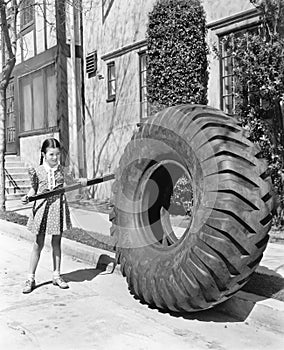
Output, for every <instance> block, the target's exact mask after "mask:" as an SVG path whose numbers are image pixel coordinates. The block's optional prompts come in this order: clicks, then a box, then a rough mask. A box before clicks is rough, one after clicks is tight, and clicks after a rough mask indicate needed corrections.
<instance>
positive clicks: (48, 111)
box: [19, 64, 57, 132]
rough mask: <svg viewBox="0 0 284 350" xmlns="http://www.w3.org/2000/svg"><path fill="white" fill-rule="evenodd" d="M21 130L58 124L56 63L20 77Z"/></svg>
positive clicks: (39, 128) (37, 128) (38, 128)
mask: <svg viewBox="0 0 284 350" xmlns="http://www.w3.org/2000/svg"><path fill="white" fill-rule="evenodd" d="M19 85H20V86H19V88H20V111H21V131H22V132H25V131H31V130H41V129H47V128H50V127H54V126H56V125H57V117H56V94H57V93H56V76H55V66H54V64H52V65H50V66H48V67H45V68H42V69H40V70H38V71H36V72H34V73H31V74H29V75H27V76H24V77H22V78H21V79H20V84H19Z"/></svg>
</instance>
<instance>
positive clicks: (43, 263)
mask: <svg viewBox="0 0 284 350" xmlns="http://www.w3.org/2000/svg"><path fill="white" fill-rule="evenodd" d="M46 239H49V237H47V238H46ZM0 242H1V243H0V244H1V256H0V264H1V270H0V271H1V272H0V273H1V280H0V281H1V282H0V283H1V284H0V285H1V301H0V310H1V312H0V339H1V340H0V348H1V349H5V350H6V349H7V350H14V349H21V350H30V349H31V350H32V349H37V350H38V349H42V350H45V349H52V350H57V349H61V350H65V349H66V350H67V349H68V350H71V349H78V350H93V349H99V350H104V349H119V350H120V349H121V350H127V349H135V350H136V349H141V350H142V349H143V350H144V349H154V350H156V349H165V348H166V349H167V350H170V349H175V350H176V349H177V350H183V349H184V350H185V349H187V350H188V349H218V350H221V349H226V350H231V349H238V350H239V349H242V350H246V349H273V350H277V349H283V348H284V337H283V333H279V332H276V331H275V330H272V329H270V327H269V320H268V322H267V324H266V325H264V324H263V325H260V324H257V323H254V322H253V321H251V320H249V321H246V320H236V319H233V318H232V317H229V316H227V315H224V314H221V313H217V312H216V311H214V310H208V311H204V312H201V313H198V314H187V315H183V316H179V317H178V316H176V315H170V314H169V313H162V312H159V311H158V310H156V309H151V308H149V307H148V306H147V305H143V304H142V303H140V302H139V300H136V299H134V298H133V296H132V295H131V294H130V293H129V291H128V289H127V283H126V281H125V279H124V278H123V277H122V276H121V275H120V273H118V272H114V273H112V274H110V273H107V272H101V271H100V270H96V269H95V268H94V267H93V266H90V265H88V264H86V263H83V262H81V261H78V260H75V259H74V258H71V257H69V256H66V255H65V256H63V266H62V275H63V277H64V278H65V279H66V281H69V286H70V288H69V289H67V290H61V289H59V288H58V287H55V286H53V285H52V284H51V266H52V259H51V252H50V251H48V250H47V249H44V250H43V252H42V256H41V260H40V263H39V267H38V270H37V275H36V281H37V284H38V287H37V288H36V289H35V290H34V291H33V292H32V293H31V294H28V295H24V294H22V287H23V283H24V281H25V279H26V273H27V268H28V262H29V255H30V250H31V243H30V242H27V241H25V240H23V239H17V238H13V237H10V236H6V235H4V234H0Z"/></svg>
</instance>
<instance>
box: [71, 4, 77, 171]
mask: <svg viewBox="0 0 284 350" xmlns="http://www.w3.org/2000/svg"><path fill="white" fill-rule="evenodd" d="M70 24H71V27H70V29H71V31H70V54H71V69H70V83H71V103H70V107H71V110H70V112H71V113H70V117H71V118H70V119H71V120H70V129H69V130H70V136H71V138H70V141H71V142H70V158H71V159H70V160H71V165H72V168H73V169H72V170H73V173H74V175H75V177H79V159H78V157H79V152H78V149H79V147H78V141H79V140H78V132H79V131H78V123H77V113H78V103H77V87H78V86H77V84H78V82H77V69H76V39H77V23H76V9H75V5H73V6H72V5H71V6H70Z"/></svg>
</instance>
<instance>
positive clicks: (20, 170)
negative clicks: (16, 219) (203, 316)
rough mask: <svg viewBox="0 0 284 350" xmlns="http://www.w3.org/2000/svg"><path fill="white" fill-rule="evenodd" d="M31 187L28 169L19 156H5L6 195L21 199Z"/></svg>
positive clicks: (10, 197)
mask: <svg viewBox="0 0 284 350" xmlns="http://www.w3.org/2000/svg"><path fill="white" fill-rule="evenodd" d="M29 189H30V178H29V174H28V170H27V168H26V167H25V165H24V163H23V162H22V161H21V158H20V157H18V156H13V155H8V156H5V193H6V195H5V197H6V200H7V201H10V200H19V199H20V198H21V197H22V196H23V195H24V194H26V193H27V192H28V191H29Z"/></svg>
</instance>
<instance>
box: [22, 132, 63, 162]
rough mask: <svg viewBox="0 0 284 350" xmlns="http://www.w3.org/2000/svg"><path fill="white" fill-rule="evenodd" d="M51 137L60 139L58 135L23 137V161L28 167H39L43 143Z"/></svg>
mask: <svg viewBox="0 0 284 350" xmlns="http://www.w3.org/2000/svg"><path fill="white" fill-rule="evenodd" d="M49 137H55V138H56V139H57V140H58V139H59V135H58V133H50V134H45V135H35V136H29V137H22V138H21V139H20V148H21V155H20V156H21V160H22V161H23V162H24V163H25V164H26V165H31V166H33V167H36V166H38V165H39V161H40V150H41V146H42V143H43V141H44V140H45V139H47V138H49Z"/></svg>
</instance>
